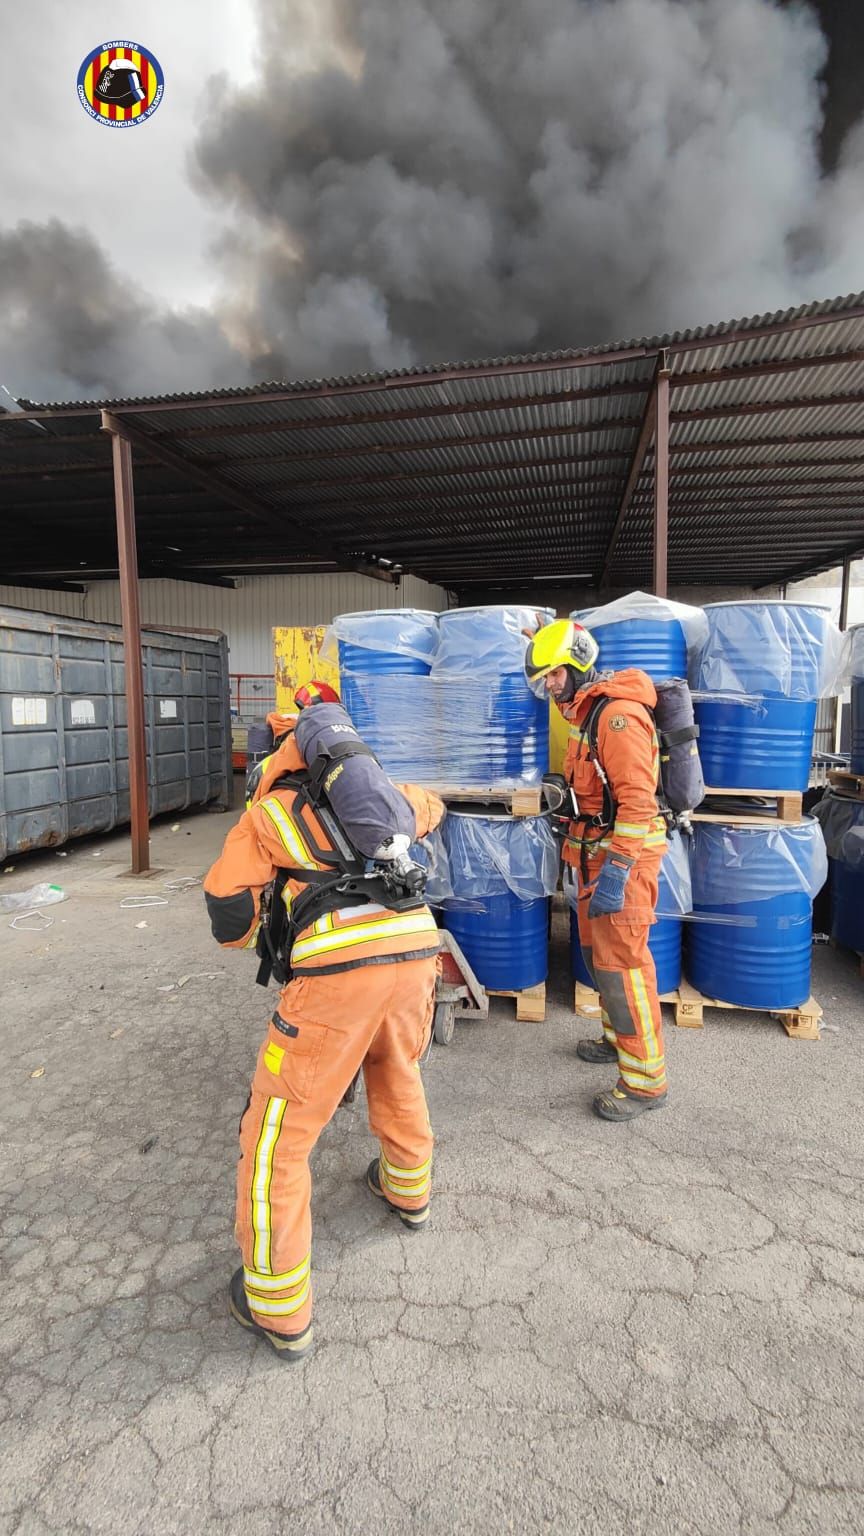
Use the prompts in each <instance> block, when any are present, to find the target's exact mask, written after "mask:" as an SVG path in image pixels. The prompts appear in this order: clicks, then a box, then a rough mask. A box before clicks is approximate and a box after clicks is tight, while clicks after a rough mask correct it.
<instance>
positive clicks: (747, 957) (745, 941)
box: [684, 821, 825, 1009]
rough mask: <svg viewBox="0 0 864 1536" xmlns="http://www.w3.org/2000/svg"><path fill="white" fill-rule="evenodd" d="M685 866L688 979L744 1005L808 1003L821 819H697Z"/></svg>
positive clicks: (821, 845)
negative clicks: (745, 822) (689, 903)
mask: <svg viewBox="0 0 864 1536" xmlns="http://www.w3.org/2000/svg"><path fill="white" fill-rule="evenodd" d="M690 865H691V871H692V879H693V921H691V922H690V924H689V926H688V934H687V947H686V953H685V959H684V971H685V974H686V976H687V979H688V981H690V982H692V984H693V986H694V987H696V988H698V990H699V991H700V992H702V993H703V994H704V996H705V997H714V998H719V999H720V1000H721V1001H722V1002H726V1003H737V1004H739V1005H740V1006H741V1007H743V1008H769V1009H779V1008H797V1007H798V1006H799V1005H800V1004H801V1003H804V1002H806V1001H807V998H808V997H809V996H810V955H811V947H812V939H813V899H812V894H811V891H810V890H809V889H807V881H808V872H809V871H813V872H815V871H818V869H819V868H820V865H821V868H822V875H823V877H824V867H825V845H824V841H823V838H822V833H821V829H820V828H819V826H818V824H817V823H816V822H815V821H804V822H801V823H800V824H795V825H788V826H786V825H783V824H781V823H779V822H772V823H766V826H765V828H764V830H763V828H762V827H734V826H729V825H726V824H723V825H720V824H717V823H711V822H700V823H699V824H698V825H697V826H696V827H695V829H694V836H693V839H692V842H691V854H690ZM814 878H816V884H817V885H818V884H821V879H820V878H818V876H814Z"/></svg>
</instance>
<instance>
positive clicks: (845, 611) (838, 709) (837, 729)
mask: <svg viewBox="0 0 864 1536" xmlns="http://www.w3.org/2000/svg"><path fill="white" fill-rule="evenodd" d="M851 578H852V556H851V555H847V556H846V559H845V560H844V561H843V579H842V581H841V583H840V628H841V629H844V630H845V628H846V626H847V624H848V622H849V588H850V586H851V584H852V582H851ZM842 733H843V699H842V697H841V696H840V694H838V695H837V697H836V698H835V700H834V751H835V752H839V751H840V738H841V736H842Z"/></svg>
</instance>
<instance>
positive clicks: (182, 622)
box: [0, 572, 447, 675]
mask: <svg viewBox="0 0 864 1536" xmlns="http://www.w3.org/2000/svg"><path fill="white" fill-rule="evenodd" d="M239 580H240V585H239V586H238V587H237V588H236V589H233V590H232V589H231V588H229V587H204V586H200V585H198V584H196V583H192V582H184V581H167V580H166V581H142V583H141V620H142V623H144V624H164V625H166V626H169V627H179V628H190V629H218V630H222V631H223V632H224V633H225V634H226V635H227V636H228V643H229V646H230V665H231V671H232V672H261V673H268V674H270V675H272V673H273V633H272V632H273V629H274V627H275V626H276V625H297V624H327V623H329V621H330V620H331V619H332V618H334V617H335V615H336V614H337V613H350V612H353V611H354V610H355V609H361V610H362V609H368V608H403V607H405V608H430V609H432V610H434V611H435V612H438V611H440V609H442V608H446V606H447V594H446V592H445V591H444V589H443V588H442V587H435V586H431V585H430V584H429V583H428V582H426V581H420V580H419V579H418V578H417V577H415V576H405V577H403V580H402V585H401V586H400V587H398V588H397V587H394V586H391V585H390V584H388V583H386V582H383V581H375V580H373V579H372V577H370V576H360V575H357V574H355V573H351V572H345V573H341V574H340V575H338V576H246V577H242V578H239ZM0 604H9V605H10V606H12V607H16V608H29V609H31V610H36V611H39V612H44V613H63V614H67V615H69V616H70V617H72V618H79V619H96V620H98V621H100V622H102V623H110V624H119V623H120V584H119V582H116V581H106V582H94V583H93V585H92V586H91V587H90V589H89V591H87V592H86V593H76V592H48V591H43V590H40V589H37V588H35V587H4V586H0Z"/></svg>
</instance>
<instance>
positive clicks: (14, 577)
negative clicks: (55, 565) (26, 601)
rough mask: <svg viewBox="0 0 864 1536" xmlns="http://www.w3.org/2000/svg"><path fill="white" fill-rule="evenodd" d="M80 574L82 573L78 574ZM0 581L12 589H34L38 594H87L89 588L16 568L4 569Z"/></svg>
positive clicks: (60, 578) (78, 583) (79, 583)
mask: <svg viewBox="0 0 864 1536" xmlns="http://www.w3.org/2000/svg"><path fill="white" fill-rule="evenodd" d="M70 569H71V568H70ZM76 574H80V572H78V573H76ZM0 580H2V581H3V582H4V583H6V584H8V585H9V586H12V587H33V589H34V591H36V592H81V593H83V592H86V591H87V588H86V587H85V586H84V585H83V583H82V582H80V581H65V580H64V579H63V578H62V577H60V576H58V577H55V578H53V579H52V577H51V576H50V575H48V576H46V575H40V574H39V573H38V572H37V573H30V572H28V571H27V570H19V569H18V567H17V566H15V567H14V568H13V569H12V570H7V569H4V570H3V572H2V576H0Z"/></svg>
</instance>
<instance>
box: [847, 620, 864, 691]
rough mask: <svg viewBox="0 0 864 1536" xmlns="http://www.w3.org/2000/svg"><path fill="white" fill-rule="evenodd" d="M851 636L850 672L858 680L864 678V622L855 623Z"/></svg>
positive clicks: (849, 634) (849, 633)
mask: <svg viewBox="0 0 864 1536" xmlns="http://www.w3.org/2000/svg"><path fill="white" fill-rule="evenodd" d="M848 636H849V674H850V676H851V677H852V678H853V679H854V680H855V681H856V682H860V681H862V680H864V624H854V625H853V626H852V628H851V629H850V630H849V632H848Z"/></svg>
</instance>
